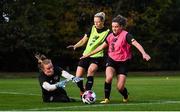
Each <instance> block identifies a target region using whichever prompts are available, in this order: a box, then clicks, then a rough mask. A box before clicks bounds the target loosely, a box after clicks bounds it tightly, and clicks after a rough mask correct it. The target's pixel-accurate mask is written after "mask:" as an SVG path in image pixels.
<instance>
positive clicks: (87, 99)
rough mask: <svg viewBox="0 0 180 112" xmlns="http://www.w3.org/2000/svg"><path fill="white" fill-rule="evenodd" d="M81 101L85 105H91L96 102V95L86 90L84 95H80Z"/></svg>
mask: <svg viewBox="0 0 180 112" xmlns="http://www.w3.org/2000/svg"><path fill="white" fill-rule="evenodd" d="M82 101H83V103H85V104H93V103H95V101H96V94H95V92H93V91H91V90H88V91H85V92H84V94H83V95H82Z"/></svg>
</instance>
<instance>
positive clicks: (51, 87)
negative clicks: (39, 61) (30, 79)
mask: <svg viewBox="0 0 180 112" xmlns="http://www.w3.org/2000/svg"><path fill="white" fill-rule="evenodd" d="M42 87H43V88H44V89H45V90H47V91H54V90H56V89H57V86H56V84H49V83H48V82H43V84H42Z"/></svg>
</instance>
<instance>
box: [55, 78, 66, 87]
mask: <svg viewBox="0 0 180 112" xmlns="http://www.w3.org/2000/svg"><path fill="white" fill-rule="evenodd" d="M66 82H67V80H63V81H60V82H58V83H56V87H57V88H64V87H65V86H66Z"/></svg>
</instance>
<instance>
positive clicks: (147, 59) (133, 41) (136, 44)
mask: <svg viewBox="0 0 180 112" xmlns="http://www.w3.org/2000/svg"><path fill="white" fill-rule="evenodd" d="M131 42H132V45H133V46H135V47H136V48H137V49H138V50H139V51H140V52H141V54H142V56H143V59H145V60H146V61H149V60H150V59H151V57H150V56H149V55H148V54H147V53H146V52H145V50H144V48H143V47H142V46H141V44H139V43H138V42H137V41H136V40H135V39H132V40H131Z"/></svg>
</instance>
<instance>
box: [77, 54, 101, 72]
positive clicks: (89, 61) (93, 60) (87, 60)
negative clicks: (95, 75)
mask: <svg viewBox="0 0 180 112" xmlns="http://www.w3.org/2000/svg"><path fill="white" fill-rule="evenodd" d="M103 62H104V58H103V57H99V58H91V57H88V58H84V59H81V60H80V61H79V63H78V66H80V67H83V68H85V69H86V70H87V69H88V67H89V65H90V64H92V63H93V64H96V65H97V66H100V65H102V64H103Z"/></svg>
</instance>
